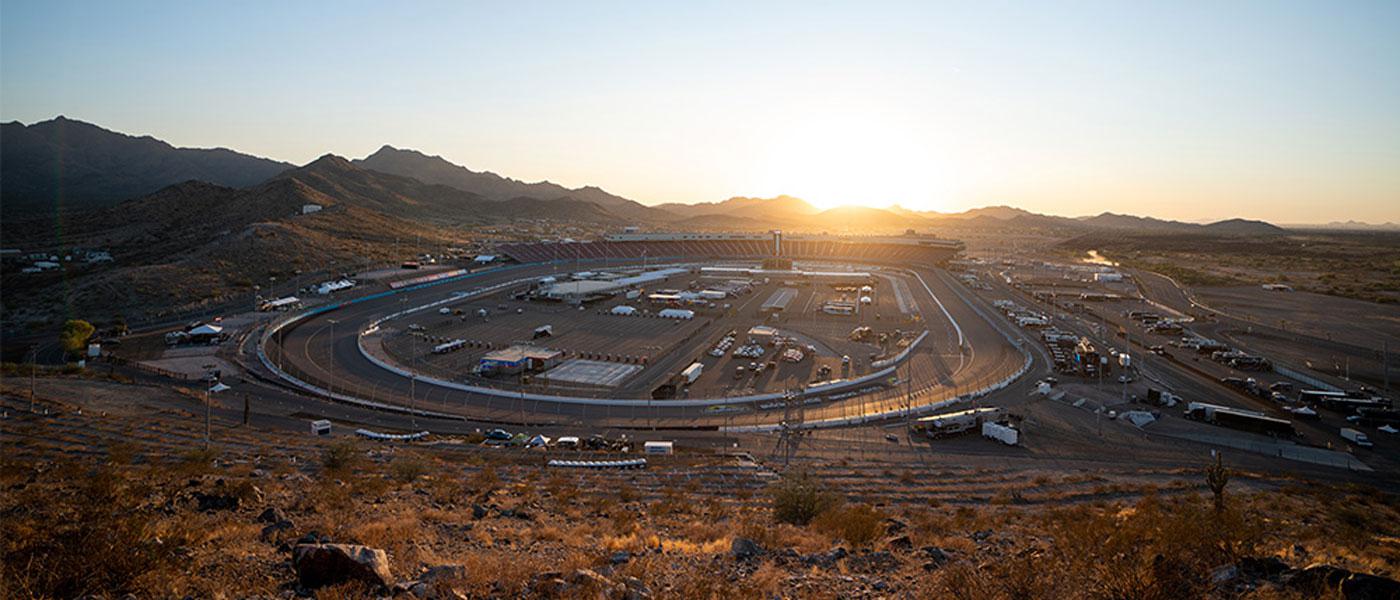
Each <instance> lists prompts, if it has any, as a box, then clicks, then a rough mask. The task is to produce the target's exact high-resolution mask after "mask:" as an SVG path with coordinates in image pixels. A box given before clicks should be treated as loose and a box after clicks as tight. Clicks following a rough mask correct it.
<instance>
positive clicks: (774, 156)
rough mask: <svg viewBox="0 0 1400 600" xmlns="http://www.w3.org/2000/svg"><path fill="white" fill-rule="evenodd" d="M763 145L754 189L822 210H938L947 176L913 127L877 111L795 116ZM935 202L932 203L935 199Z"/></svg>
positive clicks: (844, 110) (846, 110) (841, 110)
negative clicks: (853, 207) (895, 206)
mask: <svg viewBox="0 0 1400 600" xmlns="http://www.w3.org/2000/svg"><path fill="white" fill-rule="evenodd" d="M775 129H777V130H778V131H779V132H780V133H779V134H778V135H776V136H774V138H773V139H772V140H771V141H770V142H769V143H768V144H767V145H766V147H765V152H764V154H763V156H762V157H763V161H764V162H763V166H762V168H761V170H760V177H761V178H762V179H761V180H760V181H758V182H756V185H755V187H756V188H757V189H761V190H766V191H770V192H771V193H772V194H778V193H784V194H789V195H792V196H797V197H799V198H802V199H804V200H806V201H808V202H810V203H811V204H812V205H813V206H816V207H818V208H822V209H827V208H833V207H836V206H845V205H857V206H871V207H885V206H889V205H891V204H900V205H902V206H905V207H906V208H912V209H918V210H936V209H937V208H938V206H937V200H936V199H937V198H939V197H940V196H941V195H942V194H944V193H946V192H947V188H948V184H949V180H948V177H949V174H948V173H945V172H943V169H942V167H941V165H940V161H939V160H938V157H936V156H934V155H933V153H932V150H931V148H929V147H928V146H927V145H926V144H923V143H921V142H920V139H919V137H918V135H917V134H918V131H917V130H916V129H915V128H914V127H912V126H911V125H910V123H908V122H901V120H899V119H896V118H893V117H892V115H890V114H889V113H885V112H881V111H879V110H859V109H853V108H846V107H839V108H837V109H834V110H833V109H824V110H817V109H811V110H805V111H800V112H797V113H795V114H792V115H791V116H789V117H788V118H787V119H785V120H784V121H783V122H782V123H781V125H780V126H779V127H776V128H775ZM930 199H933V200H930Z"/></svg>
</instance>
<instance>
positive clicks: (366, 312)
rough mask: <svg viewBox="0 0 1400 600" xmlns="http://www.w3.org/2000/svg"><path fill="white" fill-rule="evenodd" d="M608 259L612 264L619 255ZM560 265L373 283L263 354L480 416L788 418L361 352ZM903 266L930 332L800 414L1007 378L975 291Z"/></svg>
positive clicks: (386, 394) (425, 404) (704, 420)
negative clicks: (471, 384)
mask: <svg viewBox="0 0 1400 600" xmlns="http://www.w3.org/2000/svg"><path fill="white" fill-rule="evenodd" d="M614 266H618V265H617V264H616V262H614ZM558 270H559V269H558V268H557V266H556V265H552V264H548V263H536V264H529V265H518V266H513V267H508V268H502V269H496V270H492V271H486V272H481V273H477V274H473V275H470V276H468V277H466V278H464V279H460V280H456V281H452V282H450V283H442V284H439V285H434V286H430V287H425V288H422V289H415V290H411V291H402V292H399V293H393V294H389V293H381V294H372V295H370V296H367V297H363V298H360V299H357V300H355V301H351V302H346V303H342V305H341V306H339V307H338V308H335V309H333V310H324V309H322V310H320V311H317V312H315V313H314V314H310V315H308V316H306V317H305V318H303V319H300V320H298V321H297V322H295V323H294V324H292V325H289V326H288V327H286V328H284V329H282V330H281V331H279V332H278V334H277V335H275V336H270V337H269V339H268V340H267V345H266V356H267V357H268V359H269V362H271V363H272V364H273V365H274V366H277V367H278V368H279V369H280V370H282V371H284V372H285V373H286V374H287V375H290V376H292V377H295V378H296V379H297V380H300V381H301V382H304V383H306V384H310V385H311V386H314V387H317V388H322V389H323V390H325V391H326V392H329V393H330V395H333V396H344V397H353V398H355V399H357V400H360V401H368V402H372V403H376V404H382V405H388V406H397V407H405V408H409V409H412V410H419V411H431V412H434V413H443V414H449V415H455V416H461V417H463V418H469V419H473V420H480V421H493V422H502V423H515V424H524V425H544V424H551V425H567V424H584V423H588V424H593V425H599V426H608V427H670V428H674V427H688V428H717V427H737V426H762V425H772V424H776V423H779V422H781V421H783V420H784V419H785V418H788V419H794V418H796V415H793V414H785V411H784V409H783V408H782V407H781V402H777V403H773V402H758V401H752V402H740V403H731V404H727V405H724V406H714V405H704V404H703V403H697V402H684V401H673V400H658V401H646V400H621V399H618V400H616V401H609V402H596V401H595V402H577V401H556V400H551V399H547V398H539V397H531V396H526V397H521V396H517V395H511V394H507V395H502V394H501V393H500V392H496V393H494V394H487V393H478V392H475V391H471V390H469V389H461V388H462V386H461V385H460V384H458V385H456V386H454V385H453V384H451V383H450V382H448V383H438V382H433V381H430V380H427V379H425V378H423V377H421V376H420V377H407V376H404V375H402V374H400V373H398V372H395V371H394V370H391V369H386V368H384V365H383V364H381V362H382V361H379V362H377V361H375V360H371V358H370V357H369V355H371V354H373V348H372V344H373V343H375V340H374V339H372V336H370V337H366V338H364V339H362V338H361V335H360V334H361V332H363V331H364V330H366V329H367V328H369V327H370V326H371V325H372V324H373V323H375V322H377V321H379V320H381V319H383V318H385V317H386V316H389V315H391V314H393V313H397V312H400V311H403V310H406V309H411V308H414V307H420V306H424V305H427V304H430V303H433V302H437V301H441V300H444V299H446V298H448V297H449V295H451V294H454V293H461V292H468V291H471V290H475V289H480V288H484V287H488V286H492V285H496V284H501V283H504V282H509V281H513V280H519V279H528V278H537V277H541V276H544V275H547V274H551V273H554V272H556V271H558ZM911 273H913V274H914V275H915V277H914V278H911V279H910V280H909V281H910V288H911V290H912V292H913V294H912V295H913V298H912V301H913V302H915V303H916V304H917V309H918V311H919V312H920V313H922V314H923V315H925V317H926V319H927V324H926V325H927V327H928V329H929V331H930V334H929V335H928V336H927V337H926V338H925V340H924V342H923V343H921V344H920V345H919V346H918V347H917V348H916V349H915V350H914V351H913V352H911V353H910V356H909V358H908V360H907V361H906V362H905V363H903V364H901V365H900V366H899V367H898V370H897V375H898V377H900V378H901V383H900V385H898V386H897V387H894V388H885V387H880V388H879V389H877V390H874V391H869V392H867V393H861V394H858V395H854V396H853V397H847V398H841V399H831V398H829V397H825V398H824V399H823V401H822V402H821V403H820V404H808V405H807V406H805V407H803V408H802V409H801V412H802V415H801V418H802V420H804V421H806V422H814V421H821V420H832V421H836V420H841V421H849V420H852V419H857V418H862V417H868V416H872V415H878V416H879V418H888V417H890V416H892V415H895V416H897V415H900V414H902V413H903V412H904V411H906V410H907V409H910V408H912V407H918V406H925V407H926V406H929V405H934V404H935V403H938V402H942V401H947V400H949V399H952V398H956V397H959V396H965V395H967V394H968V393H969V392H972V391H975V390H979V389H982V388H985V387H987V386H990V385H993V384H996V383H999V382H1002V381H1005V380H1007V379H1009V378H1011V377H1012V376H1014V375H1016V374H1017V373H1018V372H1020V371H1021V370H1022V369H1023V368H1024V366H1025V365H1026V356H1025V355H1024V354H1023V353H1022V351H1021V350H1019V349H1017V348H1016V347H1014V346H1012V345H1011V344H1010V343H1009V342H1008V340H1007V338H1006V337H1005V336H1004V335H1003V334H1002V333H1001V332H999V331H998V330H997V328H996V327H995V326H994V325H993V324H992V323H990V322H988V321H987V320H985V319H984V318H983V316H982V315H981V314H980V313H979V312H978V311H977V310H976V309H975V308H974V307H973V306H971V305H970V304H969V302H975V301H976V300H974V299H969V298H965V297H963V295H962V294H959V293H957V291H955V290H954V288H953V286H955V285H956V284H955V283H953V282H952V280H951V279H950V278H949V277H947V275H946V274H945V273H943V272H942V271H941V270H938V269H932V268H918V269H916V270H914V271H912V272H911ZM960 339H961V340H962V342H963V343H962V344H961V346H960V344H959V340H960ZM362 343H363V344H364V345H365V346H366V347H362ZM911 382H912V383H911ZM911 396H912V400H911ZM342 399H346V398H342Z"/></svg>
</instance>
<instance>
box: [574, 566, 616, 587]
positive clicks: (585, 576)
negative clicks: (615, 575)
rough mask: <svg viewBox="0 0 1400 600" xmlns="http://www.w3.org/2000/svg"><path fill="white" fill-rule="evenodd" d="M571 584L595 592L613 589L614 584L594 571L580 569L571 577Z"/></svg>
mask: <svg viewBox="0 0 1400 600" xmlns="http://www.w3.org/2000/svg"><path fill="white" fill-rule="evenodd" d="M569 584H570V585H576V586H580V587H586V588H591V589H594V590H606V589H608V588H611V587H613V582H612V581H611V580H609V579H608V578H607V577H603V576H602V575H599V574H598V572H597V571H594V570H593V569H578V570H576V571H574V572H573V574H571V575H569Z"/></svg>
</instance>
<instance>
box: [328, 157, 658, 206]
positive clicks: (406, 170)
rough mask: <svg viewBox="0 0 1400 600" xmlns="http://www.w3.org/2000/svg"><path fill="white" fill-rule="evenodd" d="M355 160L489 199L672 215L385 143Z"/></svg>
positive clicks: (592, 189) (600, 192)
mask: <svg viewBox="0 0 1400 600" xmlns="http://www.w3.org/2000/svg"><path fill="white" fill-rule="evenodd" d="M354 162H355V164H356V165H357V166H360V167H363V168H365V169H370V170H374V171H379V172H381V173H389V174H392V175H399V176H403V177H410V178H413V179H417V180H418V181H422V182H424V183H429V184H437V185H444V186H448V187H451V188H455V189H458V190H462V191H466V192H470V193H472V194H476V195H478V196H480V197H482V198H486V199H488V200H497V201H511V202H512V203H513V204H518V203H519V202H520V199H523V198H528V199H532V200H536V201H547V200H561V199H570V200H580V201H583V202H588V203H592V204H595V205H597V206H600V207H602V208H604V209H605V210H607V212H609V213H611V214H614V215H617V216H618V217H622V218H626V219H631V220H640V221H643V222H656V221H666V220H669V219H671V218H673V216H672V215H669V214H667V213H666V212H664V211H658V210H655V209H652V208H648V207H646V206H643V205H641V204H639V203H637V202H634V201H632V200H628V199H626V198H623V197H621V196H617V195H614V194H609V193H608V192H605V191H603V190H602V189H601V188H597V187H593V186H587V187H581V188H575V189H569V188H566V187H564V186H562V185H559V184H557V183H552V182H549V181H541V182H537V183H526V182H523V181H520V180H517V179H511V178H508V177H502V176H500V175H497V174H495V173H492V172H490V171H482V172H477V171H472V170H470V169H468V168H466V167H463V166H460V165H455V164H453V163H451V162H448V161H447V159H444V158H442V157H441V156H428V155H426V154H423V153H422V152H418V151H417V150H400V149H398V148H394V147H393V146H388V145H386V146H384V147H383V148H380V149H379V150H378V151H377V152H375V153H374V154H371V155H369V156H367V157H365V158H362V159H357V160H355V161H354Z"/></svg>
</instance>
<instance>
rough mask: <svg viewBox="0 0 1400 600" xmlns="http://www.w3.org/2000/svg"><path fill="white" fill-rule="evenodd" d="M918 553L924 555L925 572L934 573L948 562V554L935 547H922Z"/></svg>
mask: <svg viewBox="0 0 1400 600" xmlns="http://www.w3.org/2000/svg"><path fill="white" fill-rule="evenodd" d="M919 552H921V553H923V555H924V559H925V561H924V570H925V571H936V570H938V569H939V568H940V567H942V566H943V565H944V564H947V562H948V560H949V556H948V553H947V552H944V551H943V549H942V548H938V547H935V546H924V547H923V548H920V549H919Z"/></svg>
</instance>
